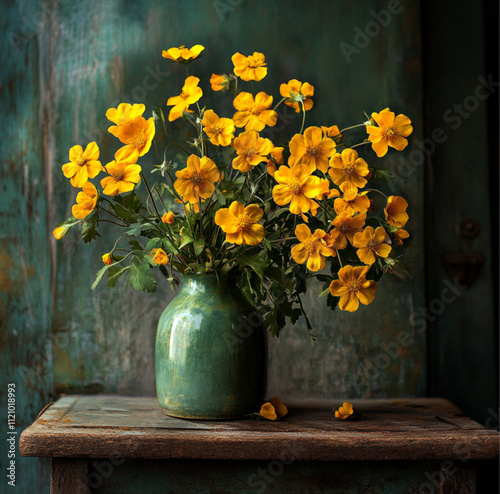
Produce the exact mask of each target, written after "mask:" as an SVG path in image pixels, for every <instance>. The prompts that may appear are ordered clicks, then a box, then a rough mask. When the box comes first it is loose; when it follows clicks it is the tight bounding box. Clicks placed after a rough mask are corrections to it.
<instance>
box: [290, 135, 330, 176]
mask: <svg viewBox="0 0 500 494" xmlns="http://www.w3.org/2000/svg"><path fill="white" fill-rule="evenodd" d="M335 146H336V144H335V141H334V140H333V139H330V138H329V137H323V132H322V131H321V129H320V128H319V127H309V128H307V129H306V130H305V131H304V135H302V134H295V135H294V136H293V137H292V140H291V141H290V153H291V154H292V155H291V157H290V163H291V164H292V165H295V164H298V163H304V164H306V165H308V166H309V167H310V168H311V171H314V170H316V168H318V169H320V170H321V171H322V172H323V173H326V171H327V170H328V158H330V156H331V155H332V154H333V153H334V150H335Z"/></svg>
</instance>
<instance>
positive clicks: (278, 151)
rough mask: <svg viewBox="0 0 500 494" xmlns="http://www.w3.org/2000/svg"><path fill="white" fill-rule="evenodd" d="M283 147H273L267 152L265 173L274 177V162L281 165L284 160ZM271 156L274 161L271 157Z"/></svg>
mask: <svg viewBox="0 0 500 494" xmlns="http://www.w3.org/2000/svg"><path fill="white" fill-rule="evenodd" d="M284 149H285V148H282V147H277V148H273V149H272V150H271V152H270V153H269V159H268V160H267V162H266V168H267V173H269V175H271V177H274V172H275V171H276V164H275V162H276V163H277V164H278V165H282V164H283V162H284V158H283V151H284ZM271 158H273V159H274V161H273V160H272V159H271Z"/></svg>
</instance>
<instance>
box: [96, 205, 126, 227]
mask: <svg viewBox="0 0 500 494" xmlns="http://www.w3.org/2000/svg"><path fill="white" fill-rule="evenodd" d="M106 200H107V199H106ZM108 202H109V201H108ZM110 204H112V203H111V202H110ZM99 208H100V209H102V210H103V211H104V212H105V213H108V214H109V215H111V216H113V218H116V219H117V220H120V221H123V222H124V223H125V224H123V225H120V226H128V225H129V223H126V222H125V221H124V220H122V219H121V218H120V217H118V216H116V214H113V213H112V212H111V211H108V210H107V209H106V208H105V207H104V206H101V205H99ZM116 224H117V225H118V223H116Z"/></svg>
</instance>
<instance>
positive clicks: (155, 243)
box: [146, 238, 163, 252]
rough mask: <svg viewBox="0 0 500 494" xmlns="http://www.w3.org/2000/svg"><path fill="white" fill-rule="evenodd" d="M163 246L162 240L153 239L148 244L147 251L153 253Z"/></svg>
mask: <svg viewBox="0 0 500 494" xmlns="http://www.w3.org/2000/svg"><path fill="white" fill-rule="evenodd" d="M162 246H163V240H162V239H161V238H152V239H151V240H150V241H149V242H148V243H147V244H146V251H147V252H151V251H152V250H153V249H158V248H160V247H162Z"/></svg>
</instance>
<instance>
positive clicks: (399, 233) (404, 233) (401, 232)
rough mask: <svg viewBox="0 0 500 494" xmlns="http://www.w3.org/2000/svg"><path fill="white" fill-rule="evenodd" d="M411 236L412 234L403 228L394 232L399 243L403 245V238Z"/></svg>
mask: <svg viewBox="0 0 500 494" xmlns="http://www.w3.org/2000/svg"><path fill="white" fill-rule="evenodd" d="M409 236H410V234H409V233H408V232H407V231H406V230H403V229H402V228H400V229H399V230H396V231H395V232H394V237H396V243H397V244H398V245H403V240H404V239H405V238H409Z"/></svg>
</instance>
